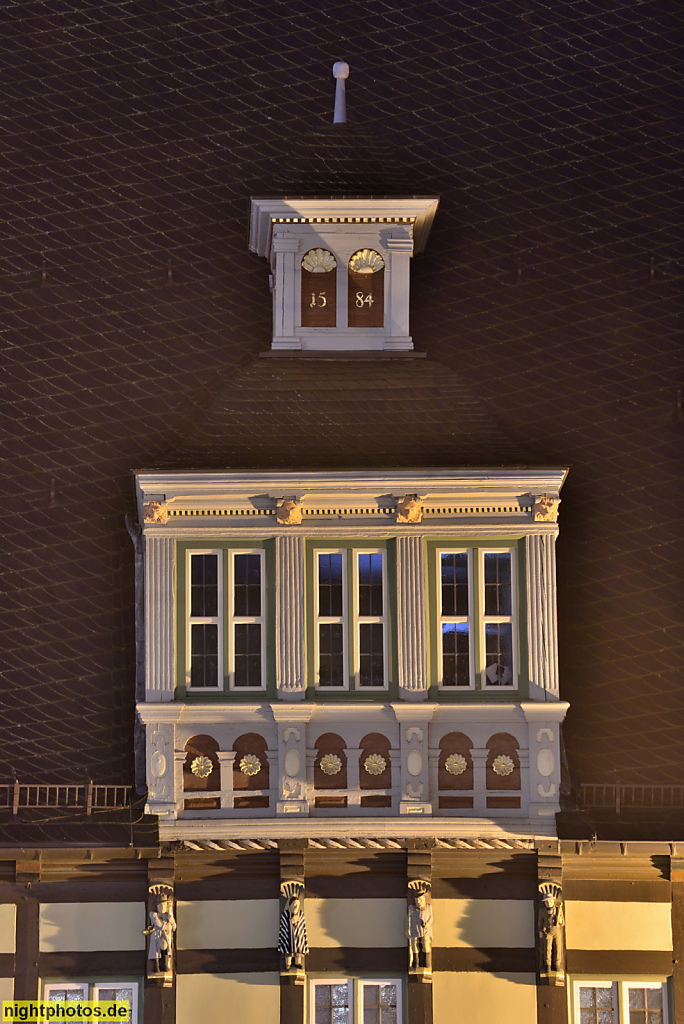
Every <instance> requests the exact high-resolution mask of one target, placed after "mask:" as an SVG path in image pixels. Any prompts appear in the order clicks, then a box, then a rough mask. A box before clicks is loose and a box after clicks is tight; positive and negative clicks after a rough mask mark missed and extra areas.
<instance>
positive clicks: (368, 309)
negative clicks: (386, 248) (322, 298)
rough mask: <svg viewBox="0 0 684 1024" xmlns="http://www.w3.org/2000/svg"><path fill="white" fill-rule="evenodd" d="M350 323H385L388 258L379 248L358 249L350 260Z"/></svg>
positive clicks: (365, 325) (377, 325)
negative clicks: (386, 266) (382, 254)
mask: <svg viewBox="0 0 684 1024" xmlns="http://www.w3.org/2000/svg"><path fill="white" fill-rule="evenodd" d="M348 288H349V295H348V311H349V326H350V327H383V326H384V323H385V261H384V260H383V258H382V256H381V255H380V253H379V252H376V251H375V249H358V250H357V251H356V252H355V253H354V255H353V256H352V257H351V259H350V260H349V284H348Z"/></svg>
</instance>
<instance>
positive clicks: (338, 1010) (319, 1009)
mask: <svg viewBox="0 0 684 1024" xmlns="http://www.w3.org/2000/svg"><path fill="white" fill-rule="evenodd" d="M314 1004H315V1014H314V1019H315V1024H349V989H348V987H347V985H316V986H315V987H314Z"/></svg>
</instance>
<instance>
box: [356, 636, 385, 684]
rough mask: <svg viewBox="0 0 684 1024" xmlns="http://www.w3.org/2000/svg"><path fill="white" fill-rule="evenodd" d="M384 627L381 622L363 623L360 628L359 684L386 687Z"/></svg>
mask: <svg viewBox="0 0 684 1024" xmlns="http://www.w3.org/2000/svg"><path fill="white" fill-rule="evenodd" d="M383 640H384V627H383V625H382V623H380V622H372V623H371V622H362V623H361V625H360V626H359V683H360V685H361V686H384V685H385V672H384V657H383V646H384V644H383Z"/></svg>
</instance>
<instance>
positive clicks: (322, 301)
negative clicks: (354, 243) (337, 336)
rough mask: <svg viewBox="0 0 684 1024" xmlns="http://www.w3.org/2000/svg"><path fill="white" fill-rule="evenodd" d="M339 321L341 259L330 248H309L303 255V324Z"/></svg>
mask: <svg viewBox="0 0 684 1024" xmlns="http://www.w3.org/2000/svg"><path fill="white" fill-rule="evenodd" d="M336 322H337V260H336V259H335V257H334V256H333V254H332V253H331V252H330V250H329V249H309V251H308V252H307V253H306V254H305V255H304V256H303V258H302V327H334V326H335V324H336Z"/></svg>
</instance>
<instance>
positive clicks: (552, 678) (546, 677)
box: [526, 531, 558, 700]
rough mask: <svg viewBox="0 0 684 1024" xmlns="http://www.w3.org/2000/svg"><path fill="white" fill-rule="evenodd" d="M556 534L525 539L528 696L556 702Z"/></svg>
mask: <svg viewBox="0 0 684 1024" xmlns="http://www.w3.org/2000/svg"><path fill="white" fill-rule="evenodd" d="M555 533H556V531H552V532H550V533H545V534H542V535H539V534H537V535H534V536H528V537H527V538H526V554H527V641H528V658H529V671H530V684H531V686H530V696H531V698H532V699H533V700H548V699H549V698H550V699H552V700H557V699H558V623H557V616H556V536H555Z"/></svg>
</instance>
